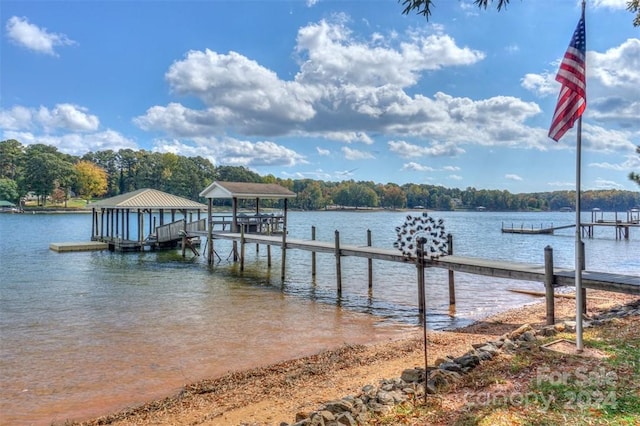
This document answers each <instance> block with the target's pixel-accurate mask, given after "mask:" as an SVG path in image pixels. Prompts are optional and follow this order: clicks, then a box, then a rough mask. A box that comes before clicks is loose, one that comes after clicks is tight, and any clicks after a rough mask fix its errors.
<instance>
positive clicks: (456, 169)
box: [442, 166, 460, 172]
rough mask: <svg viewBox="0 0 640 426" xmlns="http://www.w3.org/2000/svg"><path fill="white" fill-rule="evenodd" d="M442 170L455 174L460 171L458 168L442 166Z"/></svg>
mask: <svg viewBox="0 0 640 426" xmlns="http://www.w3.org/2000/svg"><path fill="white" fill-rule="evenodd" d="M442 170H446V171H448V172H457V171H460V167H458V166H444V167H443V168H442Z"/></svg>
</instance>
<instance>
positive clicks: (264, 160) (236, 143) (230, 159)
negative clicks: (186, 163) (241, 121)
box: [153, 137, 307, 168]
mask: <svg viewBox="0 0 640 426" xmlns="http://www.w3.org/2000/svg"><path fill="white" fill-rule="evenodd" d="M153 150H154V151H157V152H173V153H176V154H178V153H179V154H181V155H186V156H196V155H199V156H202V157H204V158H207V159H209V160H210V161H211V162H212V163H213V164H225V165H231V166H246V167H253V168H255V167H263V166H287V167H289V166H295V165H299V164H306V163H307V161H306V159H305V157H304V156H303V155H301V154H298V153H297V152H295V151H294V150H292V149H289V148H286V147H284V146H282V145H278V144H276V143H274V142H271V141H258V142H251V141H241V140H238V139H234V138H224V139H217V138H211V137H208V138H193V139H186V140H178V139H172V140H158V141H156V142H155V143H154V149H153Z"/></svg>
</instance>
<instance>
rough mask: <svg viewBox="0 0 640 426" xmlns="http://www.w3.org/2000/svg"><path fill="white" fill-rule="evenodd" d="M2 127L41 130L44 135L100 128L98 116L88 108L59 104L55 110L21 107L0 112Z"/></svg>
mask: <svg viewBox="0 0 640 426" xmlns="http://www.w3.org/2000/svg"><path fill="white" fill-rule="evenodd" d="M0 127H2V128H4V129H7V130H16V131H21V130H40V131H42V132H44V133H47V134H48V133H53V132H57V131H63V132H67V131H69V132H92V131H96V130H98V128H99V127H100V120H99V119H98V117H97V116H95V115H93V114H89V113H88V110H87V108H84V107H81V106H78V105H73V104H58V105H56V106H55V107H53V109H49V108H46V107H44V106H41V107H40V108H38V109H35V108H27V107H23V106H20V105H17V106H14V107H12V108H11V109H7V110H0Z"/></svg>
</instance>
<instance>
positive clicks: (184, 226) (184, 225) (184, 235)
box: [182, 219, 187, 257]
mask: <svg viewBox="0 0 640 426" xmlns="http://www.w3.org/2000/svg"><path fill="white" fill-rule="evenodd" d="M186 252H187V219H182V257H186V256H185V253H186Z"/></svg>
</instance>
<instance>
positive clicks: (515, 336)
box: [508, 324, 532, 340]
mask: <svg viewBox="0 0 640 426" xmlns="http://www.w3.org/2000/svg"><path fill="white" fill-rule="evenodd" d="M530 330H532V328H531V326H530V325H529V324H524V325H521V326H520V327H518V328H517V329H515V330H514V331H512V332H511V333H509V335H508V337H509V339H511V340H518V338H519V337H520V336H521V335H522V334H523V333H524V332H525V331H530Z"/></svg>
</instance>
